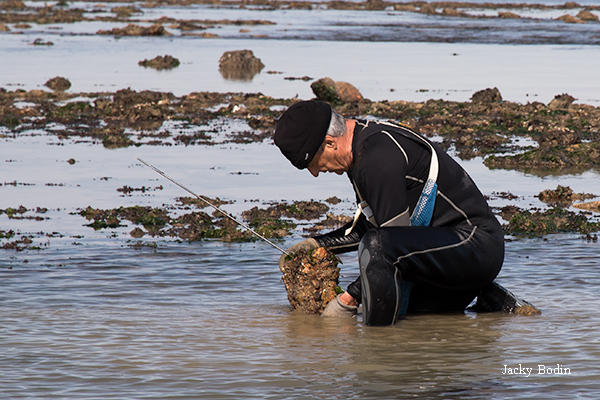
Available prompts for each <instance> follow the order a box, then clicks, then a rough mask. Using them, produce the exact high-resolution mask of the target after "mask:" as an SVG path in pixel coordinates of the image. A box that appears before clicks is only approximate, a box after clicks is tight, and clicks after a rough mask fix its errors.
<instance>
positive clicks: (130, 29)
mask: <svg viewBox="0 0 600 400" xmlns="http://www.w3.org/2000/svg"><path fill="white" fill-rule="evenodd" d="M96 34H97V35H115V36H163V35H169V33H168V32H167V31H166V30H165V27H164V26H162V25H160V24H154V25H151V26H149V27H143V26H139V25H136V24H129V25H127V26H126V27H125V28H113V29H111V30H110V31H107V30H99V31H98V32H96Z"/></svg>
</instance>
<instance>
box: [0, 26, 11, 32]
mask: <svg viewBox="0 0 600 400" xmlns="http://www.w3.org/2000/svg"><path fill="white" fill-rule="evenodd" d="M0 32H10V28H9V27H8V26H6V25H4V24H0Z"/></svg>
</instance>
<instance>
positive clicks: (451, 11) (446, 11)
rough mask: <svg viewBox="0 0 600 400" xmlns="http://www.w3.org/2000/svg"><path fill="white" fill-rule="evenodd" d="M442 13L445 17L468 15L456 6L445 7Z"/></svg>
mask: <svg viewBox="0 0 600 400" xmlns="http://www.w3.org/2000/svg"><path fill="white" fill-rule="evenodd" d="M442 15H443V16H445V17H468V16H469V15H468V14H465V13H463V12H460V11H458V10H457V9H456V8H444V9H443V10H442Z"/></svg>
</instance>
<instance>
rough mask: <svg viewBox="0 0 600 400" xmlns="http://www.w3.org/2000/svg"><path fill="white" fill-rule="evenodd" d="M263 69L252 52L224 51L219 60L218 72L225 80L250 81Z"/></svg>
mask: <svg viewBox="0 0 600 400" xmlns="http://www.w3.org/2000/svg"><path fill="white" fill-rule="evenodd" d="M264 67H265V65H264V64H263V63H262V61H261V60H260V58H257V57H255V56H254V52H252V50H235V51H226V52H225V53H223V55H222V56H221V58H220V59H219V72H220V73H221V75H222V76H223V77H224V78H225V79H232V80H242V81H250V80H252V78H254V75H256V74H258V73H259V72H260V71H262V69H263V68H264Z"/></svg>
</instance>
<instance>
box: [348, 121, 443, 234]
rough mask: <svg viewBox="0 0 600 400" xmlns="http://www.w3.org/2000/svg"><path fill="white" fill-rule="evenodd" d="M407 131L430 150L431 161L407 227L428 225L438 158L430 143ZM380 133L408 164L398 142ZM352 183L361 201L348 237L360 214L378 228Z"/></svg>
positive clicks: (367, 205)
mask: <svg viewBox="0 0 600 400" xmlns="http://www.w3.org/2000/svg"><path fill="white" fill-rule="evenodd" d="M382 124H388V125H392V124H389V123H385V122H383V123H382ZM392 126H393V127H395V128H397V126H396V125H392ZM408 131H409V132H410V133H412V134H413V135H414V136H415V138H418V139H419V140H420V141H421V142H423V143H425V144H426V145H427V146H428V147H429V149H430V150H431V161H430V163H429V175H428V176H427V182H425V186H424V187H423V191H422V192H421V196H420V197H419V200H418V201H417V205H416V207H415V209H414V211H413V214H412V215H411V217H410V220H409V221H408V225H422V224H423V225H429V222H430V221H431V217H432V215H433V206H434V204H435V196H436V194H437V183H436V181H437V177H438V173H439V168H440V165H439V161H438V156H437V153H436V152H435V149H434V148H433V146H432V145H431V143H429V142H428V141H427V140H425V139H423V138H422V137H421V136H419V135H417V134H416V133H414V132H412V131H411V130H408ZM381 132H382V133H384V134H386V135H387V136H388V137H389V138H390V139H392V141H393V142H394V143H395V144H396V146H398V148H399V149H400V151H402V154H403V155H404V158H405V159H406V162H407V164H408V155H407V154H406V152H405V151H404V149H403V148H402V146H400V143H398V141H397V140H396V139H395V138H394V137H393V136H392V135H391V134H390V133H388V132H386V131H381ZM352 183H353V185H354V189H355V191H356V194H357V195H358V198H359V199H360V200H361V202H360V204H359V205H358V209H357V210H356V213H355V214H354V220H353V221H352V226H351V227H350V228H348V229H346V231H345V236H348V235H349V234H350V233H351V232H352V230H353V229H354V227H355V226H356V223H357V222H358V219H359V218H360V214H361V213H362V214H364V216H365V217H366V218H367V220H368V221H369V222H370V223H372V224H373V225H375V226H378V225H377V221H375V216H374V214H373V210H372V209H371V207H370V206H369V204H368V203H367V202H366V201H365V200H364V199H363V197H362V195H361V194H360V191H359V190H358V187H357V186H356V183H354V181H353V182H352ZM403 214H404V213H403ZM384 225H385V224H384Z"/></svg>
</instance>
